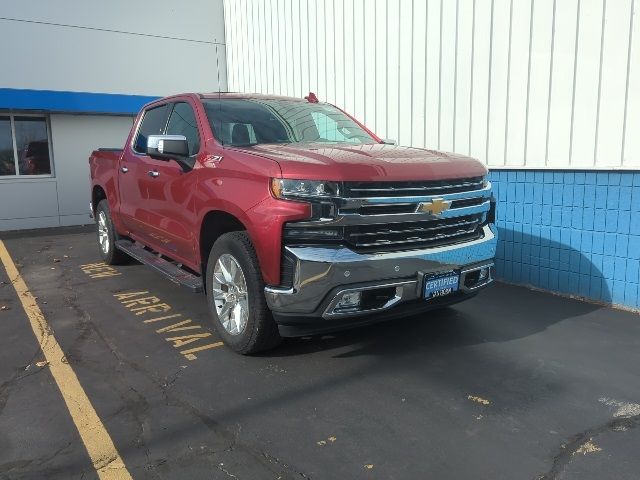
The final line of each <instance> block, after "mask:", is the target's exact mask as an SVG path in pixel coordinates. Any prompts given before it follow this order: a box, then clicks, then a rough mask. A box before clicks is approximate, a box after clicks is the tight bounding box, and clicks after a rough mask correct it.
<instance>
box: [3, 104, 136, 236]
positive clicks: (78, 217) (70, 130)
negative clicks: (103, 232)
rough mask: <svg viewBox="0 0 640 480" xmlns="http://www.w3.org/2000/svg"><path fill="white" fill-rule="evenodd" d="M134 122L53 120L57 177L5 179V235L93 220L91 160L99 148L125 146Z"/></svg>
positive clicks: (58, 117) (80, 118) (117, 119)
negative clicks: (9, 231)
mask: <svg viewBox="0 0 640 480" xmlns="http://www.w3.org/2000/svg"><path fill="white" fill-rule="evenodd" d="M132 122H133V118H132V117H124V116H110V115H51V116H50V117H49V130H50V134H51V138H52V139H54V140H55V141H52V142H51V143H52V152H51V157H52V163H53V166H54V172H53V175H52V176H51V177H49V178H29V177H28V176H21V177H15V178H13V179H7V178H3V179H2V180H0V231H3V230H17V229H24V228H41V227H58V226H66V225H81V224H87V223H90V222H91V218H90V217H89V201H90V200H91V193H90V188H89V185H90V183H89V162H88V159H89V155H90V154H91V152H92V151H93V150H95V149H96V148H98V147H99V146H104V147H115V148H117V147H120V146H122V145H124V142H125V140H126V138H127V135H128V134H129V130H130V129H131V124H132Z"/></svg>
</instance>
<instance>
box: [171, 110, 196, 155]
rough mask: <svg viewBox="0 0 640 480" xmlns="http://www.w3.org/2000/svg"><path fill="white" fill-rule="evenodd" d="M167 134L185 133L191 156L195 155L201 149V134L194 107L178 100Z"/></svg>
mask: <svg viewBox="0 0 640 480" xmlns="http://www.w3.org/2000/svg"><path fill="white" fill-rule="evenodd" d="M166 134H167V135H184V136H185V137H187V143H188V144H189V156H193V155H195V154H196V153H198V151H199V150H200V134H199V133H198V122H196V116H195V114H194V113H193V108H191V105H189V104H188V103H186V102H178V103H176V104H175V106H174V107H173V111H172V112H171V117H169V123H168V124H167V132H166Z"/></svg>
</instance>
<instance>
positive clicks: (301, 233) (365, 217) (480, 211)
mask: <svg viewBox="0 0 640 480" xmlns="http://www.w3.org/2000/svg"><path fill="white" fill-rule="evenodd" d="M436 199H437V200H440V201H445V202H446V203H447V205H449V208H447V209H445V210H443V211H442V212H441V213H439V214H432V213H429V211H428V209H421V208H420V204H421V203H429V202H432V201H434V200H436ZM324 201H325V202H326V200H324ZM332 201H333V206H332V207H333V208H332V209H333V214H332V216H331V217H330V218H326V217H325V218H322V217H319V218H314V219H311V220H307V221H301V222H293V223H288V224H287V225H286V227H285V232H284V238H285V243H286V244H288V245H346V246H348V247H349V248H351V249H353V250H354V251H363V252H388V251H400V250H411V249H417V248H435V247H441V246H446V245H454V244H457V243H462V242H469V241H473V240H477V239H480V238H482V236H483V235H484V233H483V232H484V228H483V227H484V225H486V223H487V221H488V219H489V218H490V210H491V206H490V205H491V185H490V184H489V183H487V182H486V181H485V179H484V178H483V177H472V178H463V179H452V180H438V181H415V182H347V183H345V184H344V185H343V189H342V196H341V197H339V198H335V199H333V200H332ZM425 210H426V211H425Z"/></svg>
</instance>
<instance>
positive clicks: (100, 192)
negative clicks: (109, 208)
mask: <svg viewBox="0 0 640 480" xmlns="http://www.w3.org/2000/svg"><path fill="white" fill-rule="evenodd" d="M102 200H107V192H105V190H104V188H102V186H100V185H94V186H93V188H92V189H91V209H92V210H93V212H92V213H93V214H94V215H95V214H96V208H98V203H100V202H101V201H102Z"/></svg>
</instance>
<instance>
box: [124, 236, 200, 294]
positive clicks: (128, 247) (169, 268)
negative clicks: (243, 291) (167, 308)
mask: <svg viewBox="0 0 640 480" xmlns="http://www.w3.org/2000/svg"><path fill="white" fill-rule="evenodd" d="M116 248H117V249H118V250H122V251H123V252H124V253H126V254H127V255H129V256H131V257H133V258H135V259H136V260H138V261H139V262H141V263H144V264H145V265H147V266H149V267H151V268H153V269H154V270H155V271H156V272H159V273H161V274H162V275H164V276H165V277H167V278H168V279H169V280H171V281H172V282H173V283H176V284H178V285H181V286H183V287H185V288H187V289H189V290H190V291H192V292H193V293H200V292H203V291H204V288H203V286H202V278H201V277H199V276H197V275H194V274H193V273H189V272H187V271H186V270H184V269H182V268H180V267H178V266H177V265H175V264H173V263H171V262H169V261H168V260H165V259H164V258H162V257H160V256H158V255H156V254H154V253H153V252H150V251H149V250H147V249H145V248H144V247H142V246H141V245H139V244H138V243H133V242H131V241H129V240H118V241H117V242H116Z"/></svg>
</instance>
